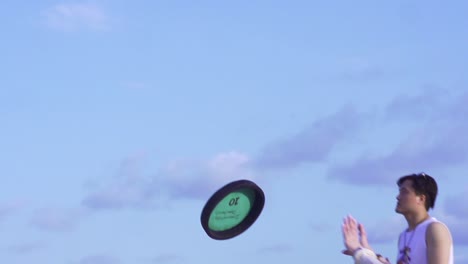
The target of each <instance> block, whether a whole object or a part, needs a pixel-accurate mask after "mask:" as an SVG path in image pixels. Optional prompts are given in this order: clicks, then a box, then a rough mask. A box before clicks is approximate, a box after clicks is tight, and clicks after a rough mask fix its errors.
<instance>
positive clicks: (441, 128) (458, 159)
mask: <svg viewBox="0 0 468 264" xmlns="http://www.w3.org/2000/svg"><path fill="white" fill-rule="evenodd" d="M438 96H439V94H438V93H437V92H433V91H430V92H429V94H426V95H416V96H415V97H405V99H401V98H397V99H396V100H397V102H393V103H392V104H390V105H391V106H390V107H387V108H386V109H387V111H395V113H396V115H401V114H402V113H403V112H408V113H411V105H414V107H415V108H416V109H417V111H416V112H419V113H418V114H416V115H414V116H413V119H412V122H413V123H412V124H411V125H408V127H407V130H408V131H407V133H406V134H407V135H406V137H405V138H404V139H403V140H402V141H401V142H400V144H398V145H397V146H396V147H395V148H394V149H393V151H391V152H389V153H384V154H382V155H380V156H375V155H374V156H370V155H367V154H365V155H362V156H361V157H358V158H356V159H355V160H354V161H353V162H351V163H349V164H335V165H334V166H332V167H330V168H329V171H328V176H329V178H330V179H338V180H341V181H344V182H347V183H350V184H387V183H390V182H393V181H394V180H395V175H403V174H407V173H410V172H420V171H425V172H428V173H430V171H432V170H437V169H444V168H447V167H450V166H460V165H462V164H464V162H466V161H467V160H468V138H467V137H466V136H465V135H466V134H468V124H467V123H466V122H465V121H464V115H466V114H467V111H468V110H466V107H465V106H466V104H467V103H468V95H467V94H463V95H461V96H460V95H459V96H454V97H452V98H451V99H450V100H447V99H445V101H444V102H440V103H439V102H438V100H437V99H436V97H438ZM420 100H421V101H428V102H433V104H432V107H430V109H425V108H423V109H421V104H417V103H415V102H417V101H420ZM421 103H422V102H421ZM436 106H438V108H435V107H436ZM396 109H399V110H396ZM429 110H430V113H426V112H427V111H429ZM391 115H392V113H389V112H387V115H386V116H387V117H388V116H391ZM421 115H427V118H426V119H425V120H423V121H421V120H419V119H418V118H419V117H420V116H421ZM409 116H411V114H408V115H407V116H406V117H405V118H408V117H409ZM381 124H382V126H385V122H382V123H381ZM435 176H436V175H435Z"/></svg>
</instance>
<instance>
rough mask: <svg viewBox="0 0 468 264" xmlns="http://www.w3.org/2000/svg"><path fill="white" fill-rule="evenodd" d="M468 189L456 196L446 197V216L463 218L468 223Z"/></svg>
mask: <svg viewBox="0 0 468 264" xmlns="http://www.w3.org/2000/svg"><path fill="white" fill-rule="evenodd" d="M467 205H468V187H467V188H466V190H465V191H464V192H462V193H460V194H458V195H452V196H448V197H447V199H446V200H445V204H444V207H445V212H446V213H447V214H450V215H453V216H456V217H459V218H465V219H467V221H468V206H467Z"/></svg>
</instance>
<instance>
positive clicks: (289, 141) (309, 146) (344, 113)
mask: <svg viewBox="0 0 468 264" xmlns="http://www.w3.org/2000/svg"><path fill="white" fill-rule="evenodd" d="M365 118H367V117H364V116H362V115H361V114H360V113H358V112H357V111H356V109H355V108H354V107H352V106H346V107H343V108H342V109H341V110H339V111H338V112H336V113H334V114H332V115H330V116H327V117H324V118H322V119H318V120H316V121H314V122H313V123H312V124H311V125H310V126H308V127H306V128H305V129H303V130H302V131H300V132H299V133H297V134H296V135H293V136H291V137H287V138H284V139H282V140H278V141H276V142H271V143H269V144H267V145H266V146H265V147H264V148H263V150H262V151H261V153H260V155H259V156H258V157H257V158H256V159H255V160H254V161H253V162H254V166H255V167H258V168H261V169H263V168H267V169H268V168H271V169H281V168H292V167H296V166H298V165H301V164H304V163H318V162H323V161H325V160H326V159H327V158H328V156H329V154H330V153H331V152H332V151H333V150H334V148H335V147H336V145H337V144H339V143H341V142H342V141H343V140H344V139H346V138H349V137H351V136H352V135H354V134H355V133H356V132H357V131H358V130H359V129H360V128H361V126H362V124H363V121H364V119H365Z"/></svg>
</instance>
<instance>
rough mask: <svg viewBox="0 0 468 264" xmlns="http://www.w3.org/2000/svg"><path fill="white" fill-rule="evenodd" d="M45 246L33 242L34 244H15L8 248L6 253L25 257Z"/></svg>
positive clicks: (38, 242)
mask: <svg viewBox="0 0 468 264" xmlns="http://www.w3.org/2000/svg"><path fill="white" fill-rule="evenodd" d="M45 247H46V245H45V243H44V242H40V241H34V242H27V243H22V244H15V245H11V246H9V247H8V251H10V252H12V253H14V254H18V255H25V254H29V253H31V252H34V251H37V250H40V249H43V248H45Z"/></svg>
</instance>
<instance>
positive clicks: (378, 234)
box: [366, 215, 406, 245]
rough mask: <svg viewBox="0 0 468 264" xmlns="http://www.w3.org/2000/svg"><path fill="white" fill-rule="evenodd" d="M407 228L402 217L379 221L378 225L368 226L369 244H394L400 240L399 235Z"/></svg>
mask: <svg viewBox="0 0 468 264" xmlns="http://www.w3.org/2000/svg"><path fill="white" fill-rule="evenodd" d="M382 227H385V228H382ZM405 227H406V222H405V219H404V218H403V217H402V216H401V215H397V216H394V217H391V218H389V219H383V220H380V221H377V222H376V223H373V224H371V225H369V226H366V231H367V234H368V239H369V243H370V244H371V245H374V244H384V243H388V242H394V241H396V240H397V239H398V235H399V233H400V232H402V231H403V230H404V228H405Z"/></svg>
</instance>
